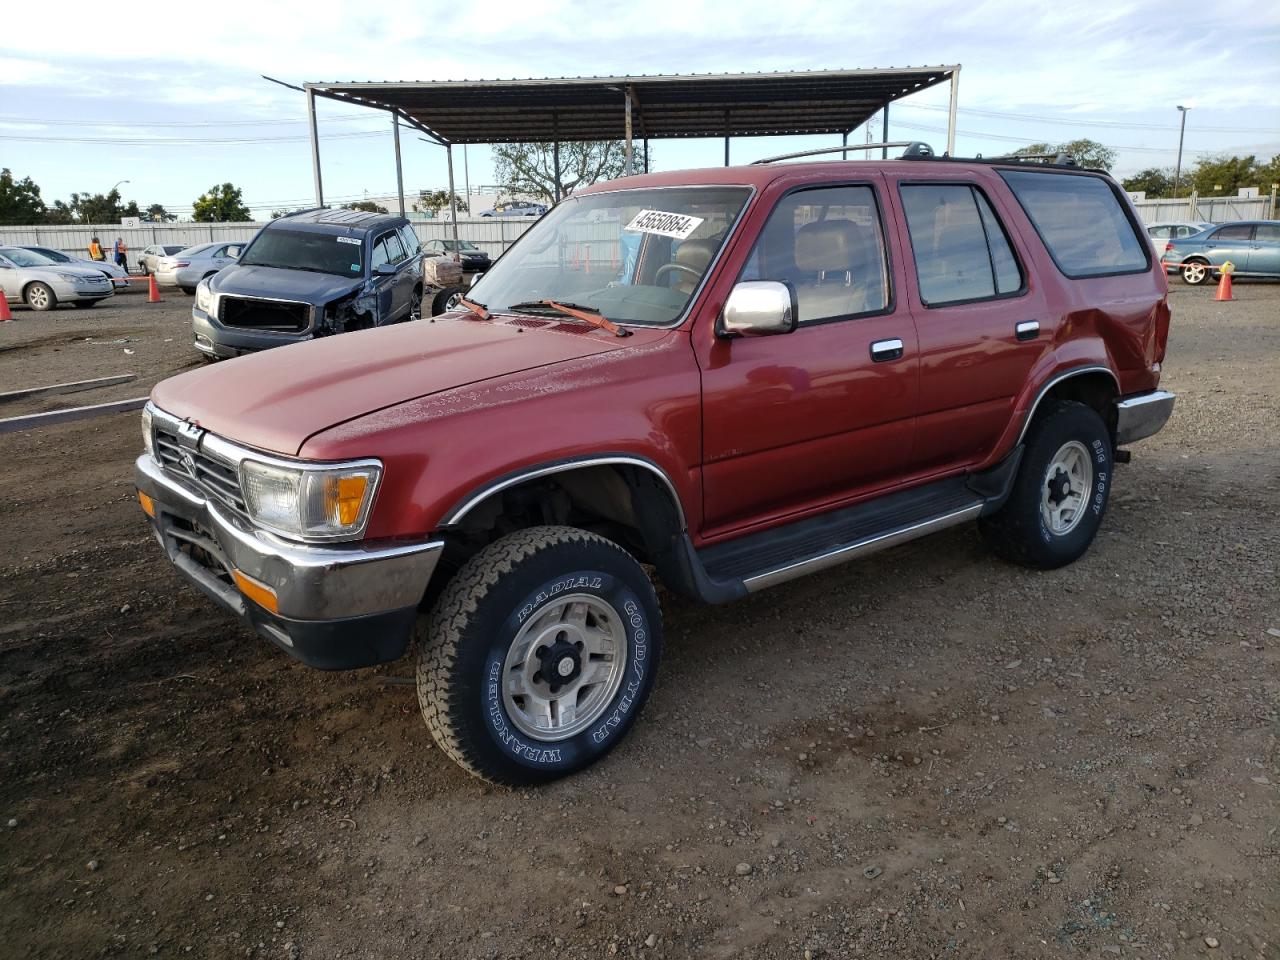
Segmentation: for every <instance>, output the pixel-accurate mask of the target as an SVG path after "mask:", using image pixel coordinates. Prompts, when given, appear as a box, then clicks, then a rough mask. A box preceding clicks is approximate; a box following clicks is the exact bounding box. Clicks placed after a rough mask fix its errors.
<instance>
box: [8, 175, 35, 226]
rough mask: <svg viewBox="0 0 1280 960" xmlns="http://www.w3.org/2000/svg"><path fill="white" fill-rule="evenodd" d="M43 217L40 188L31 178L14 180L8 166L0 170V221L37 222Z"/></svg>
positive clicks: (13, 222) (14, 222) (15, 222)
mask: <svg viewBox="0 0 1280 960" xmlns="http://www.w3.org/2000/svg"><path fill="white" fill-rule="evenodd" d="M44 217H45V206H44V201H43V200H41V199H40V188H39V187H37V186H36V185H35V183H34V182H33V181H32V179H31V178H30V177H23V178H22V179H21V180H15V179H14V178H13V174H12V173H10V172H9V168H8V167H5V168H4V169H3V170H0V223H12V224H27V223H39V222H40V221H42V220H43V219H44Z"/></svg>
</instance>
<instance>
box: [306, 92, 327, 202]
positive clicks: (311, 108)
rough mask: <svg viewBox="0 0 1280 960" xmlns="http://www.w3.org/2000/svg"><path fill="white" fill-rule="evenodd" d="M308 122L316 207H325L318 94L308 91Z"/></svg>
mask: <svg viewBox="0 0 1280 960" xmlns="http://www.w3.org/2000/svg"><path fill="white" fill-rule="evenodd" d="M307 121H308V124H307V126H308V128H309V129H310V131H311V173H312V176H313V177H314V178H315V183H316V206H317V207H323V206H324V184H323V183H322V182H321V180H320V136H319V134H318V133H317V132H316V92H315V91H314V90H311V89H309V88H308V90H307Z"/></svg>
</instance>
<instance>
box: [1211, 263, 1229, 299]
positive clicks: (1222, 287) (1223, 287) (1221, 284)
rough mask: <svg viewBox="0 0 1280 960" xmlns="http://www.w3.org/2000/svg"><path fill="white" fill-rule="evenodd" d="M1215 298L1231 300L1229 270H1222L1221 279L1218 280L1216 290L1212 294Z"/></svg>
mask: <svg viewBox="0 0 1280 960" xmlns="http://www.w3.org/2000/svg"><path fill="white" fill-rule="evenodd" d="M1213 299H1215V300H1232V299H1234V298H1233V297H1232V296H1231V272H1230V271H1229V270H1224V271H1222V279H1221V280H1219V281H1218V292H1217V293H1215V294H1214V295H1213Z"/></svg>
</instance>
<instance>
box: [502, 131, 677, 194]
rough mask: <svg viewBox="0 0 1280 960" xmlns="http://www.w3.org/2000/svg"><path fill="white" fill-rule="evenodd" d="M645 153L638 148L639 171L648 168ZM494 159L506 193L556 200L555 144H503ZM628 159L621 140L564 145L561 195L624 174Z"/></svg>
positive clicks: (560, 177) (624, 145)
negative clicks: (645, 162) (645, 163)
mask: <svg viewBox="0 0 1280 960" xmlns="http://www.w3.org/2000/svg"><path fill="white" fill-rule="evenodd" d="M643 154H644V150H643V148H640V149H639V150H637V151H636V157H635V168H636V169H637V170H640V169H643V168H644V155H643ZM649 156H650V158H652V157H653V154H652V153H650V154H649ZM493 158H494V160H493V164H494V175H495V176H496V177H497V180H498V184H499V185H500V186H501V187H502V192H503V194H504V195H505V196H511V197H515V196H521V197H532V198H534V199H537V200H542V201H545V202H546V203H554V202H555V199H556V180H557V177H556V172H557V171H556V169H555V150H554V148H553V146H552V144H550V143H508V144H500V145H497V146H495V147H494V148H493ZM625 162H626V144H625V143H624V142H623V141H621V140H595V141H590V142H584V143H562V144H560V170H559V181H560V195H561V196H562V197H563V196H567V195H568V194H571V193H573V191H575V190H577V189H578V188H579V187H586V186H590V185H591V184H593V183H598V182H599V181H601V180H613V179H615V178H617V177H620V176H622V173H623V169H622V168H623V165H624V164H625Z"/></svg>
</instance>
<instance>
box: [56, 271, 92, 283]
mask: <svg viewBox="0 0 1280 960" xmlns="http://www.w3.org/2000/svg"><path fill="white" fill-rule="evenodd" d="M58 276H60V277H61V278H62V279H63V280H69V281H70V282H71V283H84V282H85V280H87V279H88V277H82V276H80V274H78V273H60V274H58Z"/></svg>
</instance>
